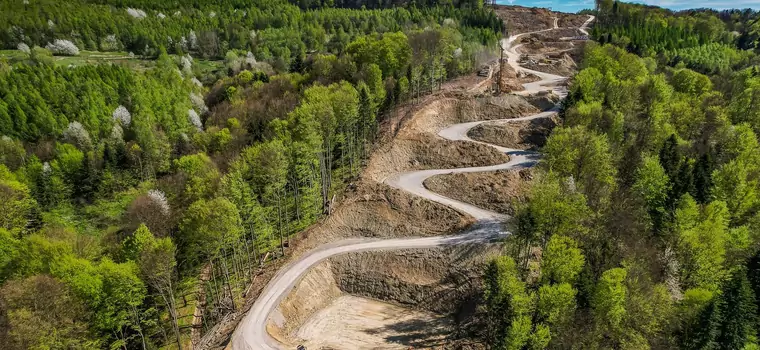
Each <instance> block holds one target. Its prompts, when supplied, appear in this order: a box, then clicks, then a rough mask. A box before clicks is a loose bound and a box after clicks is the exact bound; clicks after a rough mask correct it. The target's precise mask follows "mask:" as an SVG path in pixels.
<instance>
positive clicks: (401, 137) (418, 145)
mask: <svg viewBox="0 0 760 350" xmlns="http://www.w3.org/2000/svg"><path fill="white" fill-rule="evenodd" d="M536 112H537V110H536V108H535V107H534V106H533V105H531V104H530V103H528V102H527V101H525V100H524V99H523V98H520V97H517V96H511V95H503V96H499V97H481V98H473V97H469V98H456V97H450V98H442V99H439V100H437V101H433V102H430V103H428V104H426V105H424V106H420V107H419V108H417V109H416V110H414V111H413V112H411V115H410V116H409V117H407V118H399V121H398V123H399V126H397V130H399V131H398V132H397V133H395V134H396V135H395V139H394V140H393V141H392V142H388V143H386V144H384V145H383V146H381V147H380V148H379V149H378V150H377V151H375V152H374V153H373V155H372V157H370V160H369V163H368V165H367V168H366V170H365V172H364V174H363V177H365V178H366V179H367V180H372V181H375V182H383V181H384V180H385V179H386V178H387V177H388V176H391V175H395V174H398V173H403V172H407V171H412V170H422V169H433V168H438V169H447V168H461V167H474V166H485V165H493V164H500V163H504V162H507V161H508V160H509V157H508V156H507V155H505V154H503V153H501V152H499V151H497V150H496V149H494V148H492V147H489V146H486V145H482V144H473V143H472V142H455V141H448V140H445V139H443V138H441V137H439V136H437V133H438V131H440V130H442V129H443V128H445V127H447V126H449V125H451V124H455V123H464V122H470V121H477V120H493V119H504V118H515V117H520V116H525V115H530V114H533V113H536Z"/></svg>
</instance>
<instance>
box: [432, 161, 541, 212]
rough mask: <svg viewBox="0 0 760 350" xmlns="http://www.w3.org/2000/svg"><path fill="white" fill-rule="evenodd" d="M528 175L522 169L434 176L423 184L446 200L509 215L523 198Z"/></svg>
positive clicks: (525, 170) (529, 175) (528, 184)
mask: <svg viewBox="0 0 760 350" xmlns="http://www.w3.org/2000/svg"><path fill="white" fill-rule="evenodd" d="M532 174H533V171H532V170H531V169H522V170H501V171H495V172H488V173H465V174H449V175H438V176H434V177H431V178H429V179H427V180H425V183H424V184H425V187H426V188H428V189H429V190H431V191H433V192H436V193H440V194H442V195H444V196H446V197H449V198H454V199H456V200H459V201H462V202H466V203H470V204H474V205H476V206H478V207H480V208H485V209H488V210H493V211H496V212H499V213H504V214H508V215H513V214H514V213H515V207H514V204H515V203H516V202H518V201H521V200H524V199H525V196H526V195H527V192H528V189H529V188H530V180H531V179H532V178H533V175H532Z"/></svg>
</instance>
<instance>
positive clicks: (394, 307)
mask: <svg viewBox="0 0 760 350" xmlns="http://www.w3.org/2000/svg"><path fill="white" fill-rule="evenodd" d="M502 249H503V248H502V247H501V245H500V244H490V245H486V246H483V245H467V246H457V247H447V248H431V249H410V250H400V251H393V252H362V253H351V254H347V255H342V256H338V257H334V258H330V259H328V260H326V261H325V262H323V263H321V264H320V265H318V266H317V267H315V268H313V269H311V270H310V271H309V272H308V273H307V274H306V275H305V276H304V277H303V278H302V279H301V280H300V281H299V282H298V284H297V285H296V287H295V288H294V290H293V291H292V292H291V293H290V294H289V295H288V296H287V297H286V298H285V299H283V301H282V302H281V304H280V305H279V306H278V308H277V309H276V311H275V312H274V313H273V314H272V316H271V317H270V321H269V324H268V325H267V329H268V331H269V332H270V334H272V335H273V336H275V337H276V338H277V339H278V340H280V341H282V342H283V343H285V344H304V345H306V346H307V347H308V348H310V349H311V348H315V349H325V348H336V349H349V348H351V349H359V348H361V349H366V348H375V347H376V346H378V344H382V343H384V344H386V345H384V347H383V349H385V348H400V349H406V348H408V347H409V346H412V347H415V348H429V347H433V346H436V345H443V344H446V345H451V344H455V343H457V342H458V341H463V340H458V338H461V336H463V335H464V334H466V333H467V332H471V331H472V329H469V327H471V326H472V322H473V320H474V319H475V315H476V313H475V311H476V310H474V309H473V308H472V307H471V305H473V301H474V300H477V298H479V297H480V295H479V293H480V292H479V290H480V284H481V283H482V280H481V275H482V269H483V267H484V266H485V264H486V263H487V262H488V261H489V260H490V259H491V258H493V257H494V256H497V255H499V254H501V250H502ZM464 341H466V340H464Z"/></svg>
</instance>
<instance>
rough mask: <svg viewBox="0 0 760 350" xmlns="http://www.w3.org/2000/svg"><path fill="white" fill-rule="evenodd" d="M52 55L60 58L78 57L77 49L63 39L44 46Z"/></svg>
mask: <svg viewBox="0 0 760 350" xmlns="http://www.w3.org/2000/svg"><path fill="white" fill-rule="evenodd" d="M45 48H46V49H48V50H50V52H52V53H53V54H54V55H62V56H78V55H79V48H78V47H77V46H76V45H74V43H72V42H71V41H68V40H63V39H55V40H54V41H53V42H52V43H48V44H47V45H46V46H45Z"/></svg>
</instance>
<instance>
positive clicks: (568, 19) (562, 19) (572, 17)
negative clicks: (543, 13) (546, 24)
mask: <svg viewBox="0 0 760 350" xmlns="http://www.w3.org/2000/svg"><path fill="white" fill-rule="evenodd" d="M554 15H555V16H557V17H559V23H558V25H559V26H560V27H563V28H567V27H572V28H578V27H580V26H582V25H583V23H586V20H588V16H587V15H579V14H577V13H564V12H554Z"/></svg>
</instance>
